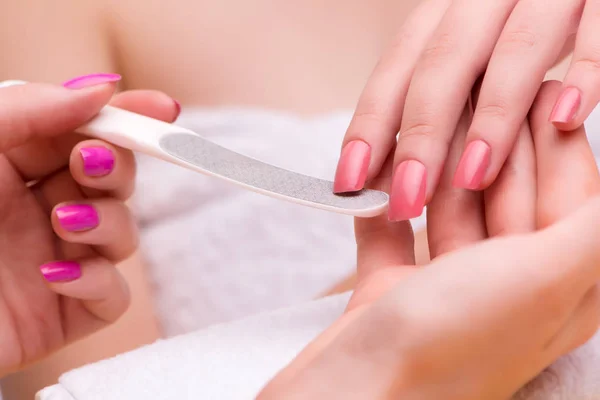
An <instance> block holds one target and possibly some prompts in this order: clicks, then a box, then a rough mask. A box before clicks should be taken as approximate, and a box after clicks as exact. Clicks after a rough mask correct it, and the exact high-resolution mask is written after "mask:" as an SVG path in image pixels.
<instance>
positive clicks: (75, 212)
mask: <svg viewBox="0 0 600 400" xmlns="http://www.w3.org/2000/svg"><path fill="white" fill-rule="evenodd" d="M55 213H56V218H57V219H58V223H59V224H60V226H62V227H63V229H65V230H66V231H69V232H80V231H86V230H88V229H93V228H95V227H97V226H98V224H99V223H100V219H99V218H98V213H97V212H96V210H95V209H94V207H92V206H90V205H88V204H73V205H67V206H62V207H59V208H57V209H56V210H55Z"/></svg>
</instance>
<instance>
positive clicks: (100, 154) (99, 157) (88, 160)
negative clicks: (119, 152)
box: [79, 146, 115, 176]
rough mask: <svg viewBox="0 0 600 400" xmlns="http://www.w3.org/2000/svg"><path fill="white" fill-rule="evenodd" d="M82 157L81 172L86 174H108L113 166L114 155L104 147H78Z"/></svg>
mask: <svg viewBox="0 0 600 400" xmlns="http://www.w3.org/2000/svg"><path fill="white" fill-rule="evenodd" d="M79 154H81V158H82V159H83V172H84V173H85V174H86V175H87V176H104V175H108V174H109V173H110V172H111V171H112V170H113V168H114V166H115V157H114V155H113V153H112V151H110V150H109V149H107V148H106V147H100V146H99V147H84V148H81V149H79Z"/></svg>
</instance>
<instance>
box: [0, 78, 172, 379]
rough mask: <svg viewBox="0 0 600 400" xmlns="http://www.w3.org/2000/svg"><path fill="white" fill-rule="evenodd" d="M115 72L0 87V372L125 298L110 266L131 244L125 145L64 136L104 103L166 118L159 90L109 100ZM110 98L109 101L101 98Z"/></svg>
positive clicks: (87, 327) (87, 326)
mask: <svg viewBox="0 0 600 400" xmlns="http://www.w3.org/2000/svg"><path fill="white" fill-rule="evenodd" d="M115 79H116V78H115V77H114V76H113V77H111V76H96V77H95V78H94V77H88V78H87V79H79V80H76V81H72V82H71V83H70V84H69V85H67V86H68V87H70V88H72V89H67V88H62V87H55V86H50V85H42V84H27V85H23V86H13V87H7V88H2V89H0V104H1V107H0V152H1V153H2V154H1V155H0V192H1V195H0V343H2V351H1V352H0V376H1V375H4V374H6V373H9V372H12V371H15V370H17V369H19V368H21V367H23V366H25V365H27V364H28V363H31V362H33V361H36V360H38V359H40V358H41V357H44V356H46V355H48V354H49V353H50V352H52V351H55V350H58V349H59V348H61V347H62V346H64V345H66V344H68V343H69V342H72V341H74V340H77V339H80V338H82V337H84V336H86V335H88V334H90V333H92V332H93V331H95V330H97V329H99V328H101V327H103V326H105V325H107V324H109V323H111V322H113V321H115V320H116V319H117V318H119V316H120V315H121V314H122V313H123V312H124V311H125V310H126V309H127V307H128V304H129V296H128V288H127V285H126V283H125V281H124V280H123V279H122V277H121V276H120V274H119V272H118V270H117V269H116V268H115V264H116V263H118V262H119V261H121V260H123V259H125V258H126V257H128V256H129V255H130V254H131V253H132V252H133V251H134V250H135V248H136V246H137V231H136V227H135V224H134V221H133V219H132V217H131V215H130V213H129V211H128V209H127V207H126V206H125V204H124V200H125V199H126V198H127V197H128V196H129V195H130V194H131V192H132V190H133V185H134V176H135V162H134V157H133V154H132V153H131V152H130V151H127V150H124V149H121V148H118V147H115V146H113V145H111V144H109V143H105V142H102V141H98V140H87V139H86V138H85V137H82V136H80V135H77V134H74V133H72V132H73V130H74V129H76V128H77V127H79V126H80V125H82V124H84V123H85V122H87V121H88V120H89V119H91V118H92V117H93V116H94V115H95V114H97V113H98V112H99V111H100V109H101V108H102V107H103V106H104V105H106V104H107V103H109V102H110V104H112V105H114V106H117V107H121V108H125V109H128V110H131V111H134V112H139V113H144V114H146V115H149V116H152V117H154V118H158V119H162V120H165V121H172V120H174V119H175V118H176V117H177V113H178V107H177V105H176V103H174V102H173V100H171V99H170V98H169V97H168V96H166V95H164V94H161V93H157V92H149V91H132V92H125V93H122V94H119V95H117V96H115V97H114V98H112V96H113V93H114V90H115V83H114V82H113V81H114V80H115ZM111 98H112V99H111Z"/></svg>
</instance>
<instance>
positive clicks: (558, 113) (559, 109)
mask: <svg viewBox="0 0 600 400" xmlns="http://www.w3.org/2000/svg"><path fill="white" fill-rule="evenodd" d="M580 105H581V92H580V91H579V89H577V88H574V87H568V88H566V89H565V90H563V92H562V93H561V95H560V96H559V97H558V100H557V101H556V104H555V105H554V108H553V109H552V112H551V113H550V122H560V123H565V122H570V121H572V120H573V119H574V118H575V115H576V114H577V111H578V110H579V106H580Z"/></svg>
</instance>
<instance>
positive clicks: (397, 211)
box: [388, 160, 427, 221]
mask: <svg viewBox="0 0 600 400" xmlns="http://www.w3.org/2000/svg"><path fill="white" fill-rule="evenodd" d="M426 188H427V169H426V168H425V165H423V164H422V163H420V162H419V161H416V160H406V161H403V162H402V163H400V165H398V166H397V167H396V171H395V173H394V178H393V179H392V188H391V193H390V208H389V211H388V219H389V220H390V221H405V220H408V219H411V218H415V217H418V216H419V215H421V214H422V213H423V207H425V190H426Z"/></svg>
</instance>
